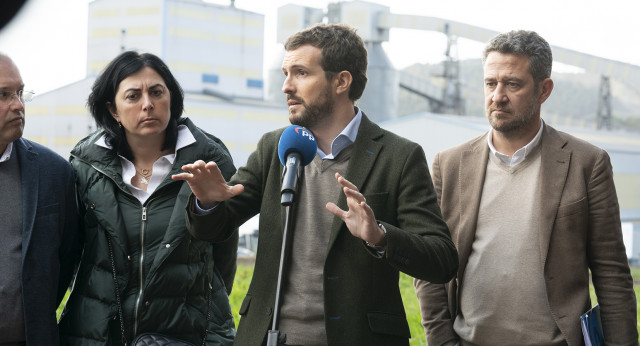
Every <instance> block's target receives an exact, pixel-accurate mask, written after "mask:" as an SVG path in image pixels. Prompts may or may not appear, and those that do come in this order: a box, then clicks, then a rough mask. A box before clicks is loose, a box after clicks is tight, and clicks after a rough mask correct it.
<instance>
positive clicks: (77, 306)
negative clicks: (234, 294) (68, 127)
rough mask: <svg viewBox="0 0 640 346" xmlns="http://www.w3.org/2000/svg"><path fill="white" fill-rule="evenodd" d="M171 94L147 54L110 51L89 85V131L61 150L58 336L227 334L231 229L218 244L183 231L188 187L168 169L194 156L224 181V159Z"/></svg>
mask: <svg viewBox="0 0 640 346" xmlns="http://www.w3.org/2000/svg"><path fill="white" fill-rule="evenodd" d="M183 99H184V95H183V92H182V89H181V88H180V85H179V84H178V82H177V81H176V79H175V78H174V77H173V75H172V74H171V72H170V71H169V69H168V67H167V66H166V65H165V64H164V63H163V62H162V60H160V59H159V58H158V57H156V56H155V55H152V54H138V53H135V52H125V53H122V54H121V55H119V56H118V57H117V58H115V59H114V60H113V61H112V62H111V63H110V64H109V65H108V66H107V67H106V69H105V71H104V72H103V73H102V74H101V75H100V76H99V77H98V79H97V80H96V81H95V83H94V85H93V89H92V93H91V95H90V96H89V101H88V104H89V108H90V110H91V114H92V116H93V117H94V119H95V121H96V123H97V124H98V126H99V128H100V129H99V130H98V131H96V132H94V133H93V134H91V135H89V136H88V137H87V138H85V139H83V140H81V141H80V142H79V143H78V144H77V145H76V147H75V148H74V149H73V151H72V152H71V164H72V166H73V168H74V169H75V172H76V176H77V189H78V199H79V201H78V204H79V209H80V213H81V217H82V220H83V226H84V227H83V230H82V237H83V239H82V242H83V244H82V245H83V246H82V247H83V249H84V250H83V255H82V259H81V262H80V266H79V269H78V273H77V278H76V282H75V287H74V289H73V291H72V293H71V296H70V299H69V301H68V303H67V306H66V311H65V313H64V315H63V317H62V319H61V322H60V332H61V341H62V345H121V344H122V343H123V339H126V341H127V342H131V341H132V340H133V339H134V337H135V336H136V335H139V334H142V333H146V332H154V333H159V334H164V335H167V336H170V337H174V338H177V339H181V340H184V341H188V342H191V343H193V344H196V345H202V344H205V342H204V340H205V339H206V344H208V345H209V344H210V345H231V344H232V343H233V339H234V335H235V329H234V322H233V317H232V315H231V309H230V306H229V299H228V293H230V291H231V287H232V285H233V277H234V275H235V270H236V250H237V242H238V239H237V232H236V233H234V238H231V239H227V240H225V242H223V243H218V244H212V243H208V242H203V241H198V240H196V239H195V238H193V237H191V235H190V234H189V232H188V231H187V229H186V224H185V206H186V204H187V200H188V198H189V195H190V194H191V189H190V188H189V185H188V184H187V183H185V182H183V181H175V180H172V179H171V176H172V175H173V174H176V173H180V172H181V167H182V166H183V165H184V164H187V163H192V162H193V161H194V160H198V159H202V160H205V161H214V162H216V163H217V165H218V168H219V169H220V170H221V171H222V174H223V176H224V177H225V178H226V179H229V178H230V177H231V175H232V174H233V173H234V172H235V167H234V165H233V161H232V159H231V156H230V154H229V151H228V150H227V148H226V147H225V145H224V144H223V143H222V142H221V141H220V140H219V139H218V138H216V137H214V136H212V135H210V134H207V133H205V132H204V131H202V130H200V129H199V128H197V127H196V126H195V125H194V124H193V123H192V122H191V121H190V120H189V119H187V118H181V115H182V111H183ZM114 269H115V275H116V277H117V279H118V280H117V285H116V283H115V281H114ZM116 287H117V288H116ZM116 290H117V294H116Z"/></svg>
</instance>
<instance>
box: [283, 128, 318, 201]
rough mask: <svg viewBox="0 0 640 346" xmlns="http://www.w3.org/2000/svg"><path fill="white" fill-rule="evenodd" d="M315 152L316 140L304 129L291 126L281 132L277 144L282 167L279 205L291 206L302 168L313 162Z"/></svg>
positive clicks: (316, 147) (316, 149) (316, 148)
mask: <svg viewBox="0 0 640 346" xmlns="http://www.w3.org/2000/svg"><path fill="white" fill-rule="evenodd" d="M317 151H318V144H317V143H316V139H315V138H314V137H313V134H312V133H311V131H309V130H307V129H306V128H304V127H302V126H297V125H291V126H289V127H287V128H286V129H285V130H284V132H282V135H281V136H280V142H279V143H278V156H279V157H280V163H282V165H283V166H284V171H283V172H282V189H281V190H280V194H281V197H282V198H281V200H280V204H282V205H284V206H289V205H292V204H293V201H294V196H295V194H296V192H297V191H298V180H299V178H300V174H301V173H302V167H304V166H306V165H308V164H309V163H310V162H311V161H313V158H314V157H315V156H316V152H317Z"/></svg>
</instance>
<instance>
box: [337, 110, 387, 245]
mask: <svg viewBox="0 0 640 346" xmlns="http://www.w3.org/2000/svg"><path fill="white" fill-rule="evenodd" d="M382 135H383V132H382V129H380V127H379V126H378V125H376V124H375V123H373V122H372V121H370V120H369V118H367V116H366V115H365V114H364V113H363V114H362V121H361V122H360V127H359V128H358V136H357V137H356V141H355V142H354V143H353V146H354V147H353V150H352V152H351V159H350V160H349V165H348V166H347V172H345V173H344V174H342V175H343V176H344V177H345V178H346V179H347V180H348V181H350V182H351V183H352V184H354V185H355V186H356V187H357V188H358V189H359V190H360V192H363V191H366V184H367V179H368V178H369V175H370V173H371V170H372V169H373V165H374V163H375V162H376V159H377V158H378V155H379V154H380V150H382V147H383V145H382V143H380V142H377V141H376V139H377V138H379V137H380V136H382ZM389 169H392V168H391V167H389ZM336 184H337V182H336ZM339 196H340V197H339V198H338V202H337V203H336V204H337V205H338V207H340V208H341V209H342V210H347V209H348V207H347V198H346V196H345V195H344V192H342V191H340V194H339ZM343 224H344V222H343V221H342V220H341V219H340V218H339V217H337V216H334V218H333V223H332V225H331V235H330V236H329V247H328V249H331V247H332V246H333V243H334V242H335V240H336V237H337V236H338V232H339V231H340V229H341V228H342V225H343ZM328 253H329V251H327V254H328Z"/></svg>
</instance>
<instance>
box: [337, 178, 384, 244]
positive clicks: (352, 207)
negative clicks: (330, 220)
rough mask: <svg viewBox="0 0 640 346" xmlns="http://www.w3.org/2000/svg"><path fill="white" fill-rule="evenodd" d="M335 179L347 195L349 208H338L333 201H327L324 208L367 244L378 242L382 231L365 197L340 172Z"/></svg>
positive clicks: (382, 234)
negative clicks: (345, 209)
mask: <svg viewBox="0 0 640 346" xmlns="http://www.w3.org/2000/svg"><path fill="white" fill-rule="evenodd" d="M336 179H337V180H338V183H339V184H340V185H341V186H342V190H343V191H344V194H345V195H346V196H347V207H348V208H349V210H347V211H344V210H342V209H340V207H338V206H337V205H336V204H335V203H332V202H329V203H327V205H326V208H327V210H328V211H329V212H331V214H333V215H335V216H337V217H339V218H340V219H342V221H344V223H345V224H346V225H347V228H348V229H349V232H351V234H352V235H354V236H355V237H358V238H360V239H362V240H364V241H366V242H368V243H369V244H379V243H380V242H381V241H382V238H383V237H384V231H383V230H382V229H380V227H378V222H377V221H376V216H375V215H374V214H373V210H372V209H371V207H369V205H368V204H367V200H366V198H364V196H363V195H362V194H361V193H360V191H358V188H357V187H356V186H355V185H353V184H352V183H351V182H349V181H348V180H347V179H345V178H344V177H343V176H342V175H340V173H336Z"/></svg>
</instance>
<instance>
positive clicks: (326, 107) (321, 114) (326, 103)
mask: <svg viewBox="0 0 640 346" xmlns="http://www.w3.org/2000/svg"><path fill="white" fill-rule="evenodd" d="M287 99H294V100H296V101H298V102H300V103H301V104H302V106H303V110H302V111H301V112H300V114H299V115H298V116H296V115H294V114H293V113H291V112H289V122H290V123H291V124H292V125H299V126H302V127H306V128H307V129H312V128H314V127H315V126H316V125H318V124H319V123H320V122H322V121H323V120H325V119H327V118H329V117H330V116H331V114H332V113H333V109H334V102H333V100H332V99H331V94H330V93H329V88H326V89H324V90H323V92H322V95H321V96H320V98H318V99H317V101H316V102H314V103H310V104H307V103H306V102H304V100H302V99H298V98H295V97H289V96H287Z"/></svg>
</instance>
